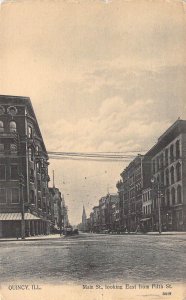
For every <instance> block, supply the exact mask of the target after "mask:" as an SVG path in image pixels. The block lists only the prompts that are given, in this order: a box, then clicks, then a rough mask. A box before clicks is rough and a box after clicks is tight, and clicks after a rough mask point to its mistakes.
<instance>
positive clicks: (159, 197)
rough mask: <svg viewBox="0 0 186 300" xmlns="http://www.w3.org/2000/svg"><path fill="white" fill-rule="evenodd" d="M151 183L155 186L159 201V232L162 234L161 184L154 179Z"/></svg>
mask: <svg viewBox="0 0 186 300" xmlns="http://www.w3.org/2000/svg"><path fill="white" fill-rule="evenodd" d="M151 183H152V184H153V189H154V190H155V191H156V198H157V200H158V231H159V234H161V232H162V230H161V191H160V183H159V182H157V180H156V179H155V178H154V177H153V178H152V179H151Z"/></svg>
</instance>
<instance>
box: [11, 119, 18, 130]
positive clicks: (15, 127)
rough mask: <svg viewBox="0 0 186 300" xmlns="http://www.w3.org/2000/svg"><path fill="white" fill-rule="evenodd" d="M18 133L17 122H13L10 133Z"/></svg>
mask: <svg viewBox="0 0 186 300" xmlns="http://www.w3.org/2000/svg"><path fill="white" fill-rule="evenodd" d="M16 131H17V126H16V122H14V121H11V122H10V132H16Z"/></svg>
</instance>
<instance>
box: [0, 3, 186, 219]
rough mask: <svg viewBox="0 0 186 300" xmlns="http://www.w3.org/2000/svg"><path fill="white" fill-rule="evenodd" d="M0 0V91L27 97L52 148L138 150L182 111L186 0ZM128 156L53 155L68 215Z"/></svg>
mask: <svg viewBox="0 0 186 300" xmlns="http://www.w3.org/2000/svg"><path fill="white" fill-rule="evenodd" d="M1 2H2V4H1V9H0V93H1V94H7V95H20V96H28V97H30V98H31V101H32V104H33V107H34V110H35V113H36V116H37V119H38V122H39V125H40V129H41V132H42V135H43V138H44V142H45V145H46V148H47V150H48V151H63V152H64V151H68V152H75V151H77V152H80V151H81V152H109V151H111V152H125V151H126V152H127V151H136V152H139V153H144V152H143V151H146V150H148V149H150V147H152V146H153V145H154V144H155V143H156V141H157V138H158V137H159V135H161V134H162V133H163V132H164V131H165V130H166V129H167V128H168V127H169V126H170V125H171V124H172V123H173V122H174V121H175V120H176V119H177V118H178V117H181V118H182V119H186V101H185V99H186V97H185V96H186V84H185V75H186V36H185V35H186V27H185V26H186V22H185V8H186V4H185V2H183V1H176V0H174V1H171V0H170V1H168V0H167V1H165V0H164V1H163V0H161V1H160V0H156V1H150V0H146V1H143V0H141V1H139V0H136V1H135V0H127V1H124V0H121V1H120V0H112V1H103V0H69V1H68V0H61V1H54V0H53V1H52V0H45V1H39V0H30V1H27V0H17V1H16V0H15V1H13V0H11V1H10V0H7V1H1ZM126 165H127V162H125V161H112V162H102V161H99V162H97V161H81V160H79V161H75V160H52V159H51V160H50V166H49V173H50V175H51V174H52V170H55V185H56V186H57V187H59V188H60V190H61V192H62V194H64V197H65V202H66V204H67V205H68V209H69V219H70V222H71V223H72V224H77V223H79V222H80V221H81V215H82V206H83V204H84V205H85V209H86V212H87V215H89V213H90V212H91V209H92V207H93V206H94V205H97V204H98V201H99V199H100V197H101V196H104V195H105V194H106V193H107V192H108V191H109V192H117V189H116V187H115V186H116V182H117V181H118V180H119V179H120V173H121V172H122V170H123V169H124V168H125V167H126ZM51 177H52V176H51Z"/></svg>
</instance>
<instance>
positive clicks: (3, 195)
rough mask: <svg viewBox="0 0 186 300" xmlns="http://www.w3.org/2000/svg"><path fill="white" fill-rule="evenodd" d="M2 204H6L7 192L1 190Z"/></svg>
mask: <svg viewBox="0 0 186 300" xmlns="http://www.w3.org/2000/svg"><path fill="white" fill-rule="evenodd" d="M0 203H6V190H5V189H4V188H0Z"/></svg>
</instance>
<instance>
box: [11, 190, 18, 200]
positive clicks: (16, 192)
mask: <svg viewBox="0 0 186 300" xmlns="http://www.w3.org/2000/svg"><path fill="white" fill-rule="evenodd" d="M12 203H19V189H18V188H12Z"/></svg>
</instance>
